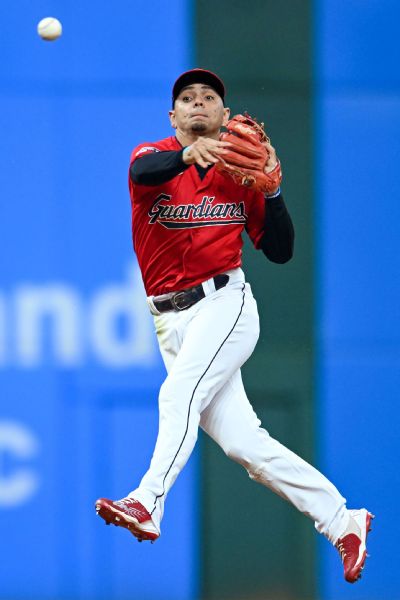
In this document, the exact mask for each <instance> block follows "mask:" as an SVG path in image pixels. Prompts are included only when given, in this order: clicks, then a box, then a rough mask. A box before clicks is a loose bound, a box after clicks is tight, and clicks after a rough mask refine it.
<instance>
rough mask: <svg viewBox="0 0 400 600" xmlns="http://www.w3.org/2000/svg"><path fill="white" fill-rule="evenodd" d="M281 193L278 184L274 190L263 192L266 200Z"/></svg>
mask: <svg viewBox="0 0 400 600" xmlns="http://www.w3.org/2000/svg"><path fill="white" fill-rule="evenodd" d="M280 193H281V188H280V186H279V187H278V188H276V190H275V191H272V192H271V193H270V194H264V198H266V199H267V200H268V199H269V198H277V197H278V196H279V195H280Z"/></svg>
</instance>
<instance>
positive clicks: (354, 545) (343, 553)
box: [336, 508, 374, 583]
mask: <svg viewBox="0 0 400 600" xmlns="http://www.w3.org/2000/svg"><path fill="white" fill-rule="evenodd" d="M349 512H350V515H351V517H352V519H353V521H351V523H350V524H349V527H348V528H347V529H346V531H345V532H344V535H343V537H341V538H339V539H338V541H337V543H336V548H337V549H338V550H339V552H340V557H341V559H342V562H343V567H344V578H345V580H346V581H348V582H349V583H355V582H356V581H357V580H358V579H360V578H361V571H362V570H363V568H364V564H365V561H366V558H367V556H368V555H367V545H366V544H367V536H368V533H369V532H370V531H371V528H370V525H371V520H372V519H374V515H372V514H371V513H369V512H368V511H367V510H365V508H361V509H360V510H350V511H349ZM356 531H357V533H356Z"/></svg>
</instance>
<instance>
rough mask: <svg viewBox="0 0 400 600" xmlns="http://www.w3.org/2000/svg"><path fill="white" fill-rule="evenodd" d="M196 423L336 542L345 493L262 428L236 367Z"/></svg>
mask: <svg viewBox="0 0 400 600" xmlns="http://www.w3.org/2000/svg"><path fill="white" fill-rule="evenodd" d="M200 425H201V427H202V428H203V429H204V430H205V431H206V432H207V433H208V434H209V435H210V436H211V437H212V438H213V439H214V440H215V441H216V442H217V443H218V444H219V445H220V446H221V447H222V449H223V450H224V452H225V453H226V454H227V455H228V456H229V457H230V458H232V459H233V460H235V461H236V462H238V463H240V464H241V465H242V466H243V467H244V468H245V469H246V470H247V471H248V473H249V476H250V477H251V479H253V480H255V481H258V482H259V483H261V484H263V485H265V486H267V487H268V488H270V489H271V490H272V491H274V492H275V493H277V494H279V495H280V496H282V497H283V498H285V499H286V500H288V501H289V502H291V503H292V504H293V505H294V506H296V508H298V510H300V511H301V512H302V513H304V514H305V515H307V516H308V517H310V518H311V519H312V520H313V521H314V523H315V527H316V528H317V530H318V531H319V532H321V533H323V534H324V535H326V537H328V538H329V539H330V540H331V541H332V542H333V543H335V542H336V541H337V538H338V537H339V535H340V534H341V533H342V532H343V530H344V529H345V527H346V526H347V522H348V519H349V516H348V511H347V509H346V500H345V498H343V497H342V496H341V494H340V493H339V492H338V490H337V489H336V488H335V486H334V485H333V484H332V483H331V482H330V481H329V480H328V479H327V478H326V477H325V476H324V475H322V474H321V473H320V472H319V471H318V470H317V469H315V468H314V467H313V466H311V465H310V464H308V463H307V462H306V461H304V460H303V459H302V458H300V457H299V456H297V455H296V454H295V453H294V452H292V451H291V450H289V449H288V448H286V447H285V446H283V445H282V444H281V443H279V442H278V441H277V440H275V439H273V438H272V437H271V436H270V435H269V433H268V432H267V431H266V430H265V429H263V428H262V427H261V422H260V420H259V419H258V417H257V415H256V414H255V412H254V410H253V408H252V406H251V404H250V402H249V400H248V398H247V396H246V393H245V390H244V387H243V383H242V378H241V374H240V371H237V372H236V373H235V374H234V375H233V376H232V377H231V378H230V380H229V381H228V382H227V383H226V384H225V386H224V387H223V389H221V390H220V391H219V392H218V394H216V396H215V397H214V399H213V400H212V402H211V403H210V404H209V405H208V407H207V408H206V409H205V410H204V412H203V413H202V415H201V421H200Z"/></svg>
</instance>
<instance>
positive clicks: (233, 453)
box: [225, 445, 251, 470]
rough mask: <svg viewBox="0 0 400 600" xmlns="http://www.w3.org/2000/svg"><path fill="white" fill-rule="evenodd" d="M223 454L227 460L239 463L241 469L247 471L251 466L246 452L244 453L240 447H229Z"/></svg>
mask: <svg viewBox="0 0 400 600" xmlns="http://www.w3.org/2000/svg"><path fill="white" fill-rule="evenodd" d="M225 454H226V455H227V456H228V458H230V459H231V460H233V461H235V462H237V463H239V465H242V467H244V468H245V469H247V470H248V469H249V467H250V465H251V458H250V456H249V455H248V454H247V453H246V452H244V450H243V448H242V447H241V446H239V445H234V446H229V447H228V448H225Z"/></svg>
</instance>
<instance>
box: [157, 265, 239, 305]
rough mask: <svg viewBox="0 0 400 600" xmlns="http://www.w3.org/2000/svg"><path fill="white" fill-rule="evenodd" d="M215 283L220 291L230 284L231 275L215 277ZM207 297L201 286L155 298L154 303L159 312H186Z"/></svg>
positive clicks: (223, 274)
mask: <svg viewBox="0 0 400 600" xmlns="http://www.w3.org/2000/svg"><path fill="white" fill-rule="evenodd" d="M213 281H214V285H215V289H216V290H220V289H221V288H223V287H225V286H226V284H227V283H228V281H229V275H226V274H225V273H222V274H221V275H216V276H215V277H213ZM205 297H206V294H205V293H204V289H203V286H202V285H201V284H199V285H196V286H194V287H192V288H188V289H186V290H182V291H181V292H171V293H170V294H163V295H162V296H154V298H153V299H152V301H153V304H154V306H155V307H156V309H157V310H158V312H160V313H163V312H168V311H170V310H186V309H187V308H190V307H191V306H193V304H196V302H198V301H199V300H202V299H203V298H205Z"/></svg>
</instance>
